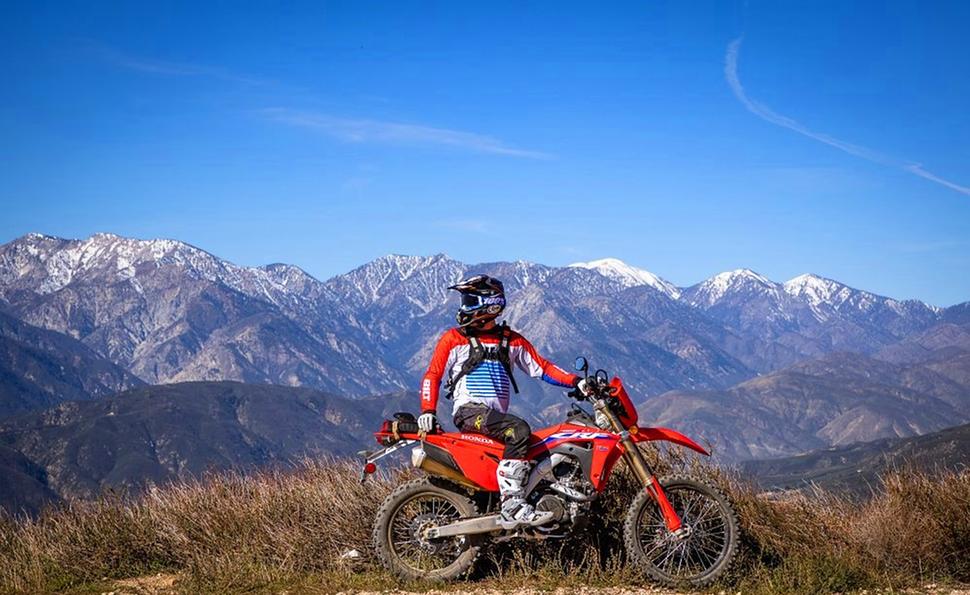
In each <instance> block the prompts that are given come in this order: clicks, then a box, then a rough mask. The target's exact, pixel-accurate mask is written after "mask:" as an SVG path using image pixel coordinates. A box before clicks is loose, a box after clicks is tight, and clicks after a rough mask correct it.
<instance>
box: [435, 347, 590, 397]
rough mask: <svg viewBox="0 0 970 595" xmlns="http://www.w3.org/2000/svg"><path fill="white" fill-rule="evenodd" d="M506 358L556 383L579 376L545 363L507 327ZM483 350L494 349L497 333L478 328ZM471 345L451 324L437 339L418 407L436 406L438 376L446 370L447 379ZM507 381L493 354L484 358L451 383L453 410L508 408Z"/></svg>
mask: <svg viewBox="0 0 970 595" xmlns="http://www.w3.org/2000/svg"><path fill="white" fill-rule="evenodd" d="M509 332H510V335H509V361H510V363H511V365H513V366H517V367H518V368H520V369H521V370H522V371H524V372H525V373H526V374H528V375H529V376H531V377H533V378H540V377H541V378H542V379H543V380H545V381H546V382H548V383H550V384H555V385H557V386H563V387H570V386H574V385H575V383H576V382H577V381H578V380H579V377H578V376H576V375H575V374H569V373H567V372H564V371H563V370H562V369H560V368H558V367H556V366H555V365H553V364H551V363H549V362H548V361H546V360H545V359H543V358H542V357H541V356H540V355H539V354H538V353H536V350H535V347H533V346H532V344H531V343H529V342H528V341H527V340H526V339H525V338H524V337H523V336H522V335H520V334H518V333H516V332H515V331H509ZM476 338H477V339H478V340H479V341H480V342H481V344H482V347H483V348H484V349H486V350H498V347H499V334H498V333H497V332H496V333H488V332H482V333H480V334H477V335H476ZM470 352H471V345H470V344H469V342H468V337H467V336H465V335H464V334H463V333H462V332H461V331H460V330H458V329H456V328H453V329H451V330H449V331H447V332H445V334H444V335H442V336H441V339H439V340H438V345H437V346H436V347H435V350H434V354H433V355H432V356H431V363H430V364H429V366H428V371H427V372H426V373H425V375H424V380H423V381H422V382H421V411H422V412H429V411H430V412H434V411H435V410H436V409H437V407H438V391H439V390H440V385H441V380H442V378H443V377H445V375H446V374H447V375H448V376H447V378H448V379H450V378H452V377H454V376H457V375H458V373H459V372H460V371H461V367H462V364H463V363H464V362H465V360H467V359H468V356H469V353H470ZM510 387H511V382H510V380H509V376H508V374H507V373H506V371H505V368H504V367H503V366H502V364H501V363H500V362H499V361H497V359H494V358H486V359H485V360H484V361H482V363H481V364H479V365H478V366H477V367H476V368H475V369H474V370H472V371H471V372H469V373H468V374H466V375H464V376H462V377H461V378H459V379H458V383H457V384H456V386H455V387H454V391H453V398H454V405H453V410H454V411H458V408H459V407H461V406H462V405H467V404H479V405H484V406H486V407H488V408H490V409H497V410H498V411H501V412H502V413H505V412H507V411H508V408H509V391H510Z"/></svg>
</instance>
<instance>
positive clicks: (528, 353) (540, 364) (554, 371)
mask: <svg viewBox="0 0 970 595" xmlns="http://www.w3.org/2000/svg"><path fill="white" fill-rule="evenodd" d="M516 346H517V347H518V349H517V350H516V352H517V353H516V364H518V366H519V367H520V368H522V370H523V371H524V372H525V373H527V374H528V375H529V376H532V377H533V378H542V379H543V380H545V381H546V382H548V383H549V384H554V385H556V386H564V387H571V386H575V385H576V383H577V382H579V376H576V375H575V374H570V373H568V372H565V371H563V370H562V368H559V367H558V366H556V365H554V364H552V363H550V362H549V361H548V360H546V359H544V358H543V357H542V356H540V355H539V354H538V353H537V352H536V348H535V347H533V346H532V343H529V342H528V341H526V340H525V339H524V338H522V337H519V338H518V341H516Z"/></svg>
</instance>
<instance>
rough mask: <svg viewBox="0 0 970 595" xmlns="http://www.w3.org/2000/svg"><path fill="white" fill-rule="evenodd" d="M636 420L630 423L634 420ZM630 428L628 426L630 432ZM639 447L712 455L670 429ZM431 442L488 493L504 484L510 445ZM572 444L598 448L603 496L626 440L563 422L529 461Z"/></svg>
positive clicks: (535, 445) (474, 437)
mask: <svg viewBox="0 0 970 595" xmlns="http://www.w3.org/2000/svg"><path fill="white" fill-rule="evenodd" d="M613 383H614V384H613V385H614V386H616V387H617V388H618V389H619V390H618V391H617V393H616V396H617V398H619V399H620V401H621V403H624V407H629V408H628V411H632V412H634V413H633V417H632V420H633V424H630V426H634V425H635V423H636V409H635V408H634V407H633V404H632V403H630V398H629V396H628V395H627V394H626V391H625V390H623V384H622V383H621V382H620V381H619V379H618V378H614V380H613ZM629 419H630V418H627V420H624V421H628V420H629ZM630 426H627V427H630ZM374 436H375V438H376V439H377V441H378V443H380V444H383V445H387V444H389V443H392V442H393V441H394V440H396V438H395V437H393V436H392V434H391V431H390V424H388V423H386V422H385V425H384V426H382V427H381V430H380V431H379V432H377V433H375V434H374ZM399 438H403V439H408V440H418V439H419V437H418V435H417V434H401V435H400V436H399ZM630 438H631V440H633V442H649V441H656V440H664V441H667V442H673V443H674V444H679V445H681V446H684V447H687V448H690V449H691V450H694V451H697V452H699V453H701V454H703V455H707V454H709V453H708V452H707V451H706V450H705V449H704V448H703V447H702V446H701V445H699V444H697V443H696V442H694V441H693V440H691V439H690V438H688V437H687V436H684V435H683V434H681V433H680V432H677V431H674V430H671V429H668V428H643V427H637V428H636V430H635V431H631V432H630ZM425 441H426V442H428V443H429V444H433V445H435V446H438V447H440V448H442V449H444V450H446V451H448V453H449V454H451V456H452V458H453V459H454V460H455V463H456V464H457V465H458V467H459V468H460V469H461V471H462V473H463V474H464V475H465V477H467V478H468V479H469V480H470V481H471V482H472V483H474V484H475V485H477V486H479V487H480V488H481V489H482V490H485V491H488V492H497V491H498V482H497V480H496V478H495V470H496V468H497V467H498V462H499V461H500V460H501V459H502V453H503V451H504V450H505V445H504V444H502V443H501V442H498V441H497V440H492V439H491V438H488V437H487V436H483V435H481V434H473V433H469V432H447V433H442V434H428V435H427V436H426V437H425ZM568 443H582V444H588V445H590V446H591V447H592V457H591V461H590V477H589V480H590V482H591V483H592V484H593V487H595V488H596V490H597V491H599V492H601V491H603V489H604V488H605V487H606V482H607V481H608V480H609V477H610V473H611V472H612V471H613V467H614V466H616V462H617V461H618V460H619V458H620V457H621V456H622V455H623V452H624V449H623V445H622V444H621V443H620V436H619V435H618V434H614V433H612V432H607V431H604V430H600V429H598V428H591V427H589V426H581V425H576V424H570V423H563V424H559V425H555V426H550V427H548V428H542V429H540V430H537V431H536V432H534V433H533V434H532V438H531V440H530V446H529V451H528V453H527V455H526V458H528V459H529V460H536V459H540V458H542V457H544V456H545V455H547V454H548V453H549V452H550V451H552V450H554V449H555V448H556V447H558V446H560V445H563V444H568Z"/></svg>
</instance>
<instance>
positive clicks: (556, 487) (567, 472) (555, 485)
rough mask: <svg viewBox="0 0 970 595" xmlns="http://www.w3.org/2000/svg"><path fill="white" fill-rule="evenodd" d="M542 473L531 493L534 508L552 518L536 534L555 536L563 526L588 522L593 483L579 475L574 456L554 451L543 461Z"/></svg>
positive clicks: (593, 492)
mask: <svg viewBox="0 0 970 595" xmlns="http://www.w3.org/2000/svg"><path fill="white" fill-rule="evenodd" d="M543 465H544V466H548V467H547V469H545V473H544V474H543V475H544V476H543V477H542V479H543V480H544V481H543V482H542V483H540V484H539V485H537V486H536V490H535V491H534V492H533V494H535V495H536V496H538V498H537V499H536V500H535V503H534V504H535V507H536V509H537V510H541V511H550V512H552V513H553V518H554V521H553V523H550V524H549V525H546V526H544V527H541V528H540V529H539V531H540V533H543V534H546V535H547V536H549V537H553V536H557V535H556V534H558V533H560V532H561V531H562V529H563V525H572V526H573V527H576V526H583V525H585V524H586V523H587V522H588V512H589V508H590V503H591V502H592V501H593V499H594V498H595V497H596V490H595V488H593V484H592V483H590V481H589V480H588V479H587V478H586V476H585V475H584V474H583V468H582V466H581V465H580V464H579V461H577V460H576V458H575V457H571V456H568V455H563V454H559V453H555V454H553V455H552V457H550V459H547V460H546V461H543Z"/></svg>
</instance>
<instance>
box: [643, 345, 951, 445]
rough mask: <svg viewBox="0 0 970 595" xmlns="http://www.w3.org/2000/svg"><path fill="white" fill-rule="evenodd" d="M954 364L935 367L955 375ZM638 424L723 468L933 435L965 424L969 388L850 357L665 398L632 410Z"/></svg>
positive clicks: (930, 373)
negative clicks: (687, 438) (678, 438)
mask: <svg viewBox="0 0 970 595" xmlns="http://www.w3.org/2000/svg"><path fill="white" fill-rule="evenodd" d="M953 357H954V358H956V360H957V362H956V363H953V362H948V361H944V362H939V363H940V364H941V365H942V364H946V365H947V366H949V365H953V366H956V367H960V366H962V365H964V364H962V363H961V362H962V361H963V358H964V355H963V354H962V353H959V352H957V353H955V354H953ZM639 409H640V418H641V420H643V422H644V423H649V424H656V425H663V426H669V427H673V428H677V429H679V430H681V431H684V432H686V433H687V434H689V435H693V436H697V437H701V438H702V439H704V440H706V441H708V442H710V443H711V444H713V445H714V447H715V453H716V454H717V456H718V457H719V458H720V459H721V460H722V461H728V462H730V461H741V460H746V459H762V458H773V457H781V456H790V455H794V454H799V453H803V452H806V451H809V450H815V449H820V448H827V447H830V446H838V445H847V444H851V443H854V442H863V441H872V440H879V439H882V438H892V437H906V436H913V435H918V434H924V433H928V432H933V431H936V430H940V429H943V428H946V427H950V426H952V425H954V424H960V423H967V422H968V421H970V385H968V384H961V383H959V382H956V381H955V380H953V378H951V377H950V376H946V375H944V374H942V373H940V372H938V371H936V370H934V369H932V368H930V367H926V366H920V365H899V364H891V363H889V362H885V361H880V360H876V359H873V358H870V357H866V356H864V355H859V354H851V353H836V354H831V355H828V356H825V357H822V358H819V359H814V360H807V361H804V362H801V363H799V364H796V365H794V366H791V367H789V368H786V369H783V370H780V371H778V372H774V373H771V374H765V375H763V376H759V377H757V378H754V379H751V380H748V381H745V382H742V383H740V384H738V385H736V386H734V387H731V388H729V389H727V390H724V391H672V392H669V393H665V394H663V395H660V396H657V397H653V398H651V399H648V400H647V401H646V402H645V403H643V404H642V405H640V406H639Z"/></svg>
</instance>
